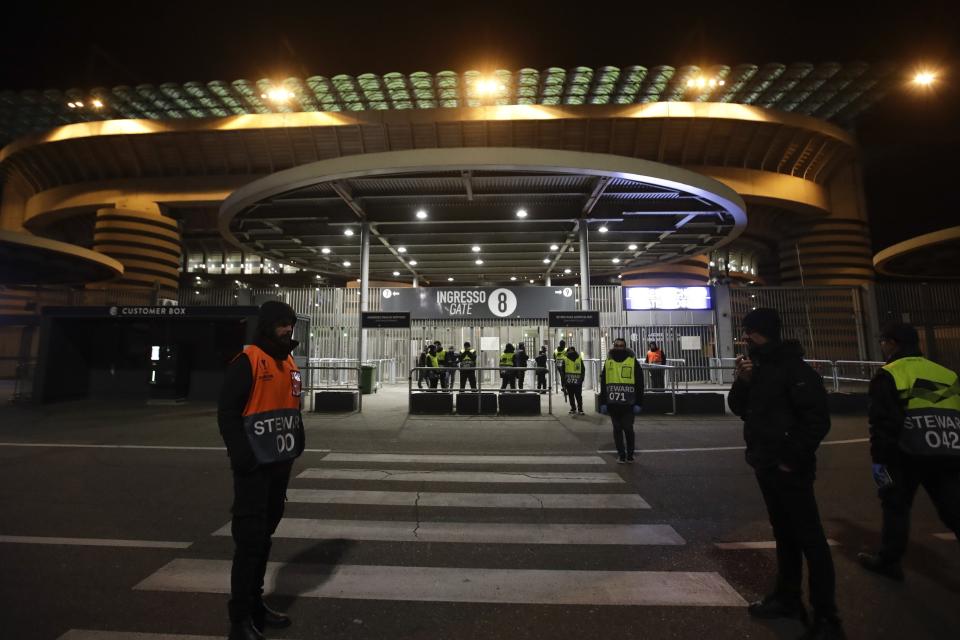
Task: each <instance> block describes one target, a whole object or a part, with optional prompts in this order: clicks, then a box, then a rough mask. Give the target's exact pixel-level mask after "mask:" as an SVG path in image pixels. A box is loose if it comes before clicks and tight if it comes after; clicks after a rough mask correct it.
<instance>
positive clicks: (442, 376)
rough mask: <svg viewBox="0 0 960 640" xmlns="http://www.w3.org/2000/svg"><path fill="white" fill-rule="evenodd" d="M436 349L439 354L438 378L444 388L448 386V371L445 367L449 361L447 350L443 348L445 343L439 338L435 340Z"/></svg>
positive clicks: (434, 346)
mask: <svg viewBox="0 0 960 640" xmlns="http://www.w3.org/2000/svg"><path fill="white" fill-rule="evenodd" d="M433 348H434V351H436V354H437V365H436V366H437V367H438V370H437V379H438V380H439V381H440V387H441V388H443V389H446V388H447V372H446V371H445V370H444V369H443V367H445V366H446V361H447V352H446V351H444V349H443V343H441V342H440V341H439V340H435V341H434V342H433Z"/></svg>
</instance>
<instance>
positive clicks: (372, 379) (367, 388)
mask: <svg viewBox="0 0 960 640" xmlns="http://www.w3.org/2000/svg"><path fill="white" fill-rule="evenodd" d="M376 390H377V368H376V367H374V366H373V365H369V364H364V365H361V366H360V393H374V392H375V391H376Z"/></svg>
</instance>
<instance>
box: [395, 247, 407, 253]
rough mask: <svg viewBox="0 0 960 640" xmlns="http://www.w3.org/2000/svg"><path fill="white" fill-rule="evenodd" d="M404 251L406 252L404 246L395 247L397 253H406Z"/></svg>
mask: <svg viewBox="0 0 960 640" xmlns="http://www.w3.org/2000/svg"><path fill="white" fill-rule="evenodd" d="M406 252H407V248H406V247H397V253H406Z"/></svg>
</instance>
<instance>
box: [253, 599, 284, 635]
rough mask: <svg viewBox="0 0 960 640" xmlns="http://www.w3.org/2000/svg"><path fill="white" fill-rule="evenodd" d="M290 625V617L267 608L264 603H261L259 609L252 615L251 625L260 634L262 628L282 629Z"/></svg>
mask: <svg viewBox="0 0 960 640" xmlns="http://www.w3.org/2000/svg"><path fill="white" fill-rule="evenodd" d="M290 624H291V621H290V616H288V615H287V614H285V613H281V612H279V611H275V610H273V609H271V608H270V607H268V606H267V605H266V603H264V602H261V603H260V606H259V609H258V610H257V611H255V612H254V613H253V625H254V626H255V627H256V628H257V629H258V630H260V632H261V633H262V632H263V630H264V627H271V628H273V629H283V628H284V627H289V626H290Z"/></svg>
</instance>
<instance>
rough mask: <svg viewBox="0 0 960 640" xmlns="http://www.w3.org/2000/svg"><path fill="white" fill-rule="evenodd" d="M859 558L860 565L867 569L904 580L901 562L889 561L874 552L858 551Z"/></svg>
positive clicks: (900, 580) (894, 578)
mask: <svg viewBox="0 0 960 640" xmlns="http://www.w3.org/2000/svg"><path fill="white" fill-rule="evenodd" d="M857 560H859V561H860V566H861V567H863V568H864V569H866V570H867V571H872V572H874V573H879V574H880V575H882V576H886V577H887V578H890V579H891V580H896V581H897V582H903V567H901V566H900V563H899V562H887V561H886V560H884V559H883V558H881V557H880V556H879V555H876V554H873V553H858V554H857Z"/></svg>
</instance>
